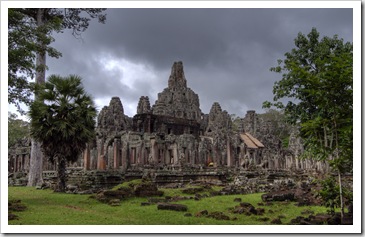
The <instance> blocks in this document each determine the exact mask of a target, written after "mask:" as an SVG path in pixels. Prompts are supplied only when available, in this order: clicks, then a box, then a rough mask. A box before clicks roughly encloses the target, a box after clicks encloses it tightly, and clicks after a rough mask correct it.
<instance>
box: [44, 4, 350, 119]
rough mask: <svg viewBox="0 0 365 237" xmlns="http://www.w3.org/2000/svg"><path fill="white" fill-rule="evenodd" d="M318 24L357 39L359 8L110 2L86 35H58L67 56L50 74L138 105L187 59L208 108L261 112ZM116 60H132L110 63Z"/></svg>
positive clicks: (152, 96)
mask: <svg viewBox="0 0 365 237" xmlns="http://www.w3.org/2000/svg"><path fill="white" fill-rule="evenodd" d="M312 27H316V28H317V29H318V31H319V32H320V33H321V35H322V36H324V35H327V36H331V37H332V36H333V35H334V34H338V35H339V37H340V38H344V40H345V41H352V9H108V10H107V23H106V24H105V25H102V24H98V23H97V22H96V21H92V22H91V25H90V27H89V29H88V30H87V31H86V32H85V33H84V34H83V36H82V37H83V41H82V42H78V41H77V40H76V39H74V38H73V37H72V36H70V34H69V32H64V33H63V34H58V35H56V36H55V38H56V42H55V43H54V47H56V48H57V49H59V50H60V51H61V52H62V53H63V57H62V58H61V59H57V60H52V59H50V61H49V62H50V63H49V67H50V71H49V73H53V72H56V73H58V74H65V73H67V74H78V75H80V76H82V77H83V78H84V84H85V87H86V89H87V90H88V91H89V92H90V93H91V94H92V95H93V96H94V97H95V98H105V100H106V101H108V100H109V99H110V98H111V97H112V96H120V97H121V99H122V103H123V105H124V107H128V106H129V107H131V104H132V103H133V105H136V104H137V103H138V99H139V97H140V96H142V95H148V96H150V101H151V104H153V103H154V101H155V99H156V96H157V93H158V92H160V91H162V90H163V88H165V87H167V80H168V77H169V72H170V69H171V65H172V64H173V62H174V61H179V60H181V61H183V63H184V70H185V76H186V78H187V80H188V86H189V87H190V88H191V89H193V90H194V91H195V92H196V93H198V94H199V97H200V104H201V108H202V110H203V112H204V113H208V112H209V110H210V106H211V105H212V103H213V102H214V101H218V102H219V103H220V104H221V106H222V108H223V109H225V110H227V111H228V112H229V113H235V114H237V115H240V116H243V115H244V113H246V110H247V109H254V110H257V111H258V112H262V110H261V105H262V102H263V101H265V100H271V99H272V86H273V84H274V81H276V80H279V79H280V75H276V74H275V73H273V72H270V71H269V69H270V67H272V66H276V60H277V59H279V58H283V57H284V53H285V52H287V51H290V50H291V49H292V48H293V47H294V44H293V42H294V38H295V37H296V36H297V34H298V32H302V33H304V34H307V33H308V32H309V31H310V30H311V28H312ZM113 61H114V62H117V63H118V62H119V63H125V64H126V65H130V66H127V67H121V68H118V67H110V62H113ZM128 63H129V64H128ZM131 67H132V68H134V69H133V70H132V69H131ZM131 70H132V71H133V73H131ZM128 75H133V76H134V79H131V78H127V77H130V76H128ZM127 104H128V105H127ZM125 110H126V109H125ZM134 112H135V109H134V111H130V110H129V111H128V110H127V111H126V113H128V115H130V116H132V115H134V114H133V113H134Z"/></svg>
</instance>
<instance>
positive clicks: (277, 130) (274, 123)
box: [258, 109, 292, 148]
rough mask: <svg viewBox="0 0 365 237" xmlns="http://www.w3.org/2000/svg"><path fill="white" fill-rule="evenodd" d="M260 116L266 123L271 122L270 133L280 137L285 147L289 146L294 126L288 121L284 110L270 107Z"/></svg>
mask: <svg viewBox="0 0 365 237" xmlns="http://www.w3.org/2000/svg"><path fill="white" fill-rule="evenodd" d="M258 116H259V118H261V119H262V120H263V121H264V122H265V123H269V124H270V127H271V131H270V134H272V135H274V136H276V137H278V138H279V139H280V140H281V141H282V144H283V147H285V148H288V145H289V137H290V131H291V129H292V126H291V125H290V124H288V123H287V122H286V118H285V114H284V112H283V111H282V110H275V109H268V110H266V111H265V113H263V114H259V115H258Z"/></svg>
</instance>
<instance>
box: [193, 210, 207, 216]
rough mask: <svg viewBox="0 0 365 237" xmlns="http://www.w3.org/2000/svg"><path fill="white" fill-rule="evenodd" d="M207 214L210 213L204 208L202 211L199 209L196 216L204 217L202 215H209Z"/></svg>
mask: <svg viewBox="0 0 365 237" xmlns="http://www.w3.org/2000/svg"><path fill="white" fill-rule="evenodd" d="M207 215H208V211H207V210H202V211H199V212H197V213H195V216H196V217H202V216H207Z"/></svg>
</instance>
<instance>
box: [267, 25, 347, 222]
mask: <svg viewBox="0 0 365 237" xmlns="http://www.w3.org/2000/svg"><path fill="white" fill-rule="evenodd" d="M294 42H295V46H296V48H294V49H292V50H291V52H288V53H286V54H285V57H286V58H285V59H284V60H278V66H277V67H273V68H271V71H274V72H277V73H282V79H281V80H280V81H277V82H275V84H274V88H273V93H274V99H273V100H274V103H272V102H268V101H266V102H264V103H263V107H266V108H269V107H270V106H276V107H278V108H280V109H284V111H285V114H286V116H287V117H288V118H289V121H290V122H291V123H293V124H298V123H299V125H300V135H301V137H302V138H303V139H304V142H305V150H306V152H307V153H309V154H311V156H313V157H316V158H318V159H322V160H323V159H325V160H327V161H328V162H329V163H330V165H331V167H332V168H333V170H334V171H336V172H337V174H338V183H339V197H340V206H341V217H343V215H344V205H343V200H342V181H341V174H343V173H344V172H352V139H353V136H352V134H353V133H352V118H353V117H352V107H353V97H352V91H353V86H352V50H353V49H352V43H350V42H346V43H344V42H343V39H339V38H338V36H337V35H335V36H333V37H332V38H330V37H323V38H322V39H320V38H319V32H318V31H317V30H316V29H315V28H313V29H312V31H311V32H310V33H309V34H308V35H307V36H305V35H304V34H302V33H299V34H298V36H297V38H296V39H295V40H294ZM283 98H289V102H287V103H286V104H284V103H283V102H281V101H280V100H281V99H283Z"/></svg>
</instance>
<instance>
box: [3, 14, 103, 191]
mask: <svg viewBox="0 0 365 237" xmlns="http://www.w3.org/2000/svg"><path fill="white" fill-rule="evenodd" d="M104 10H105V9H101V8H64V9H63V8H62V9H61V8H60V9H57V8H17V9H9V12H8V13H9V25H8V31H9V39H8V40H9V46H8V50H9V67H8V76H9V86H8V93H9V96H8V102H9V103H13V104H15V105H16V106H17V107H18V111H20V112H23V111H22V110H21V109H20V106H19V104H20V103H25V104H26V105H29V104H30V102H31V99H30V96H31V95H32V92H33V85H32V83H30V82H29V79H33V77H35V83H36V84H41V83H44V82H45V77H46V74H45V71H46V69H47V66H46V54H48V55H49V56H50V57H56V58H58V57H60V56H61V53H60V52H58V51H57V50H55V49H54V48H52V47H50V46H49V45H50V43H51V42H53V41H54V38H53V37H52V33H53V32H62V31H63V30H65V29H71V30H72V34H73V35H74V36H75V37H79V36H80V35H81V33H82V32H84V31H85V30H86V29H87V28H88V26H89V22H90V20H91V19H92V18H98V20H99V22H101V23H105V20H106V15H105V14H103V13H102V12H103V11H104ZM35 97H37V95H35ZM42 160H43V157H42V153H41V152H40V144H38V143H37V142H36V141H32V148H31V160H30V167H29V174H28V186H35V185H37V184H39V183H41V182H42Z"/></svg>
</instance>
